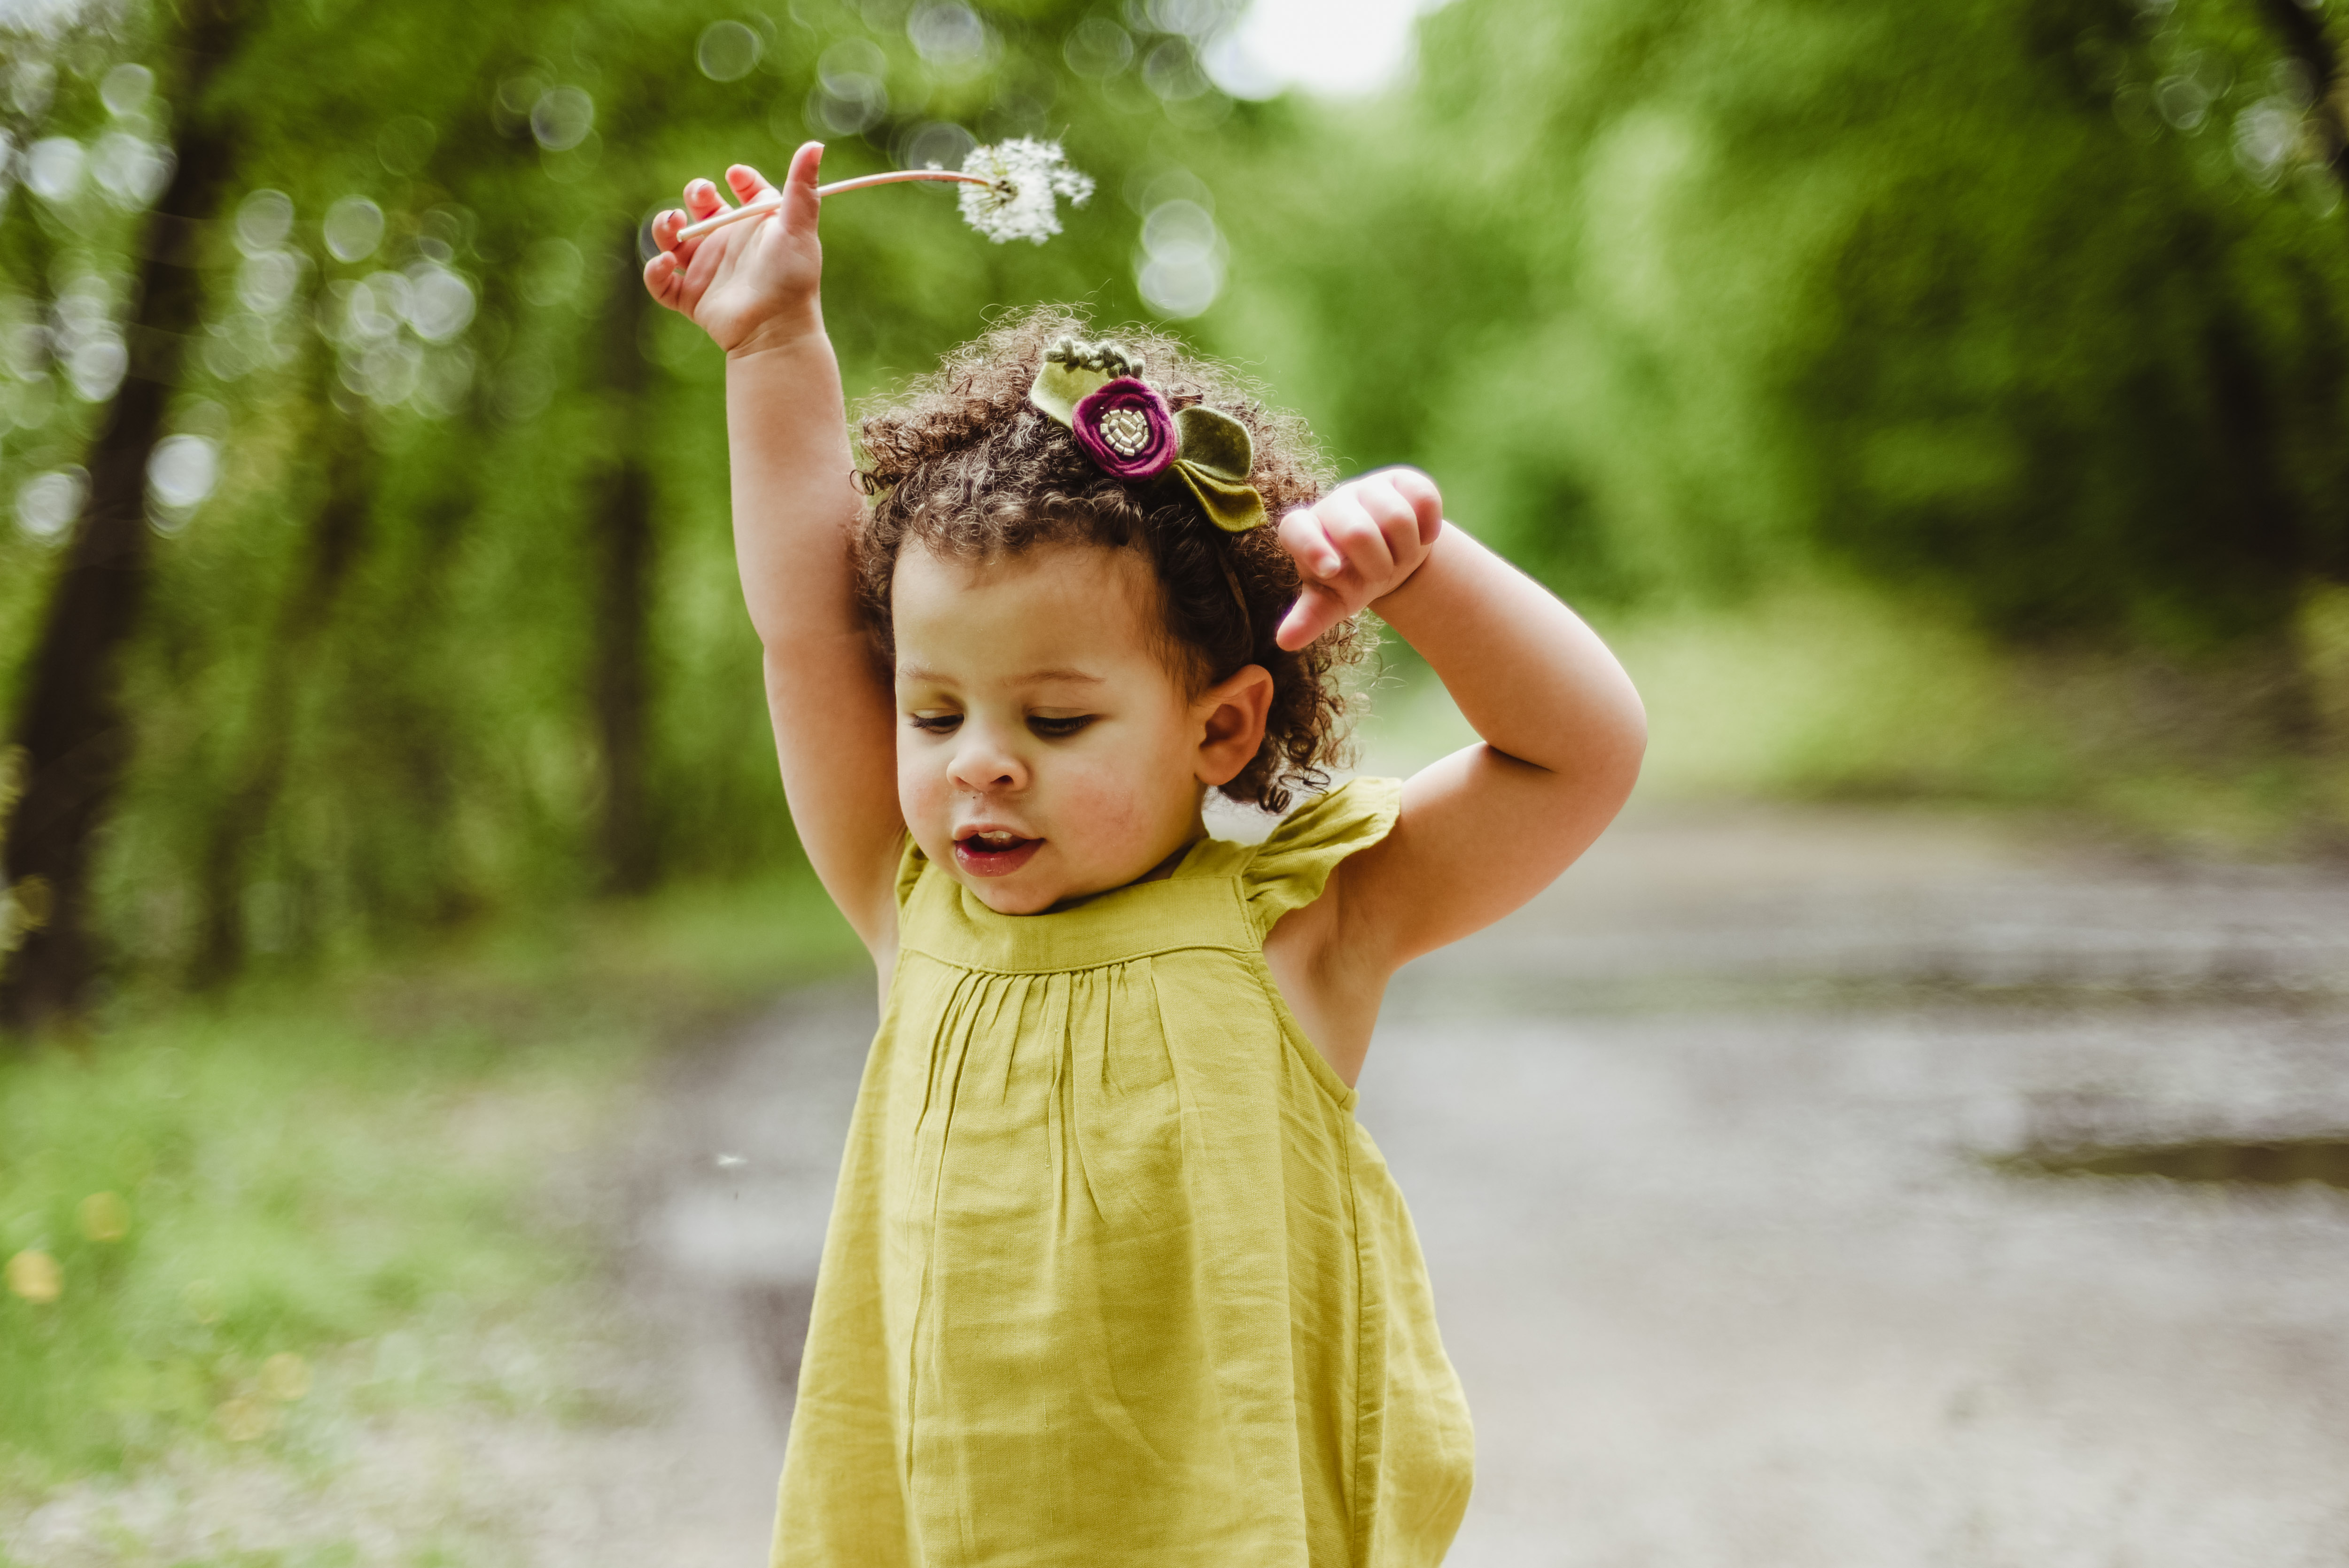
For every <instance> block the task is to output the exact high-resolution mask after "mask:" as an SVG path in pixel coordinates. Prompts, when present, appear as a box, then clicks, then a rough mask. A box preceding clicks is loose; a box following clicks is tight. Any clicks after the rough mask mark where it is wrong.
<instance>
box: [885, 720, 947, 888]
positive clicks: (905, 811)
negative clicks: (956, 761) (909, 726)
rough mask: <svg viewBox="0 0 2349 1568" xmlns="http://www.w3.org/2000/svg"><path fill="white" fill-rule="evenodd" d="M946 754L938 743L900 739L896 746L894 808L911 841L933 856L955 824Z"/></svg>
mask: <svg viewBox="0 0 2349 1568" xmlns="http://www.w3.org/2000/svg"><path fill="white" fill-rule="evenodd" d="M945 758H946V753H945V751H944V749H943V748H937V747H919V746H907V745H904V744H902V743H901V744H900V745H899V747H898V748H897V810H898V813H899V814H900V815H902V816H903V817H904V818H905V828H906V830H907V831H908V832H910V833H912V834H913V835H914V841H915V842H916V843H917V844H919V845H920V846H921V847H922V852H923V853H924V854H926V855H928V856H930V857H931V858H932V859H936V857H937V856H938V855H940V854H942V853H944V852H945V851H946V848H947V830H948V829H950V828H951V827H952V826H953V825H954V824H953V822H952V820H950V819H951V816H952V811H953V805H954V802H953V799H952V797H953V790H952V789H950V788H949V786H948V784H947V769H946V761H945Z"/></svg>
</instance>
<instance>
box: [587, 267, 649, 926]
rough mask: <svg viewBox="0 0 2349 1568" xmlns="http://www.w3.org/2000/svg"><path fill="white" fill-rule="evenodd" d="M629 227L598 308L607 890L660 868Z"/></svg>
mask: <svg viewBox="0 0 2349 1568" xmlns="http://www.w3.org/2000/svg"><path fill="white" fill-rule="evenodd" d="M620 255H621V261H620V267H619V273H620V275H619V277H618V278H617V279H616V280H615V284H614V293H613V295H612V298H611V302H610V304H608V305H607V306H606V307H605V313H604V382H605V388H606V391H607V393H608V396H609V399H610V401H609V405H608V408H609V418H611V420H612V422H613V425H614V427H615V431H614V433H615V438H616V449H615V452H614V466H613V468H612V469H611V470H610V471H609V472H608V474H607V475H606V476H605V481H604V490H603V496H602V500H601V503H600V504H599V506H598V507H597V509H596V512H595V529H596V533H597V540H596V545H597V549H596V552H595V557H596V561H597V566H598V570H599V571H600V572H601V573H602V582H601V583H599V584H598V591H597V593H596V601H597V603H596V611H597V615H596V626H595V676H594V681H595V737H596V743H597V748H598V751H599V754H600V758H601V761H602V765H603V773H604V779H603V784H604V795H603V811H602V814H601V820H600V821H599V823H598V828H599V836H600V838H601V840H602V843H601V845H600V846H599V847H600V849H601V851H602V857H603V880H604V886H605V890H606V891H607V892H618V893H636V892H644V891H646V890H647V889H648V888H650V887H651V886H652V885H653V882H654V880H655V879H656V877H657V875H658V872H659V866H658V860H657V852H656V848H655V845H654V841H653V823H652V811H651V804H650V800H649V799H648V792H647V785H646V777H645V773H646V751H647V740H648V737H647V710H648V709H649V707H650V706H651V694H650V685H651V683H650V680H649V678H648V676H647V670H646V652H647V646H648V645H649V643H650V634H649V623H650V621H651V601H652V581H651V579H652V568H653V516H652V511H653V497H652V475H651V473H650V472H649V471H648V470H647V467H646V464H645V457H644V444H643V438H642V437H641V436H640V434H639V433H638V432H639V428H640V427H641V425H642V422H643V419H644V417H645V409H644V392H645V358H644V355H643V353H642V351H641V350H640V349H639V348H638V344H639V342H640V341H641V334H642V332H643V328H644V321H645V315H646V312H647V308H648V307H649V305H650V302H651V298H652V296H651V295H650V294H647V293H646V292H645V288H644V285H643V284H642V283H641V282H639V281H638V279H637V278H636V267H635V265H634V263H635V260H636V225H635V223H634V222H630V223H629V225H628V227H627V230H626V236H625V240H624V243H623V246H622V249H621V253H620Z"/></svg>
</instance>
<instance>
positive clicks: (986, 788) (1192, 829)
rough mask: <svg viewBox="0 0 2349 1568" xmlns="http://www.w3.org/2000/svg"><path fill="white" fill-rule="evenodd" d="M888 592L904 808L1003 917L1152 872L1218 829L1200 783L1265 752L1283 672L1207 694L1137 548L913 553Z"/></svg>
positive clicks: (1244, 676)
mask: <svg viewBox="0 0 2349 1568" xmlns="http://www.w3.org/2000/svg"><path fill="white" fill-rule="evenodd" d="M892 593H893V603H892V624H893V627H894V629H895V637H896V644H897V670H896V684H897V710H898V717H899V723H900V726H901V727H900V729H899V731H898V736H897V799H898V804H899V805H900V807H901V808H902V809H903V810H904V811H905V825H906V827H907V828H908V829H909V830H911V831H912V833H913V835H914V841H915V842H916V844H919V845H920V846H921V849H922V852H923V853H924V854H926V855H927V856H928V857H929V858H930V859H931V860H932V861H935V862H936V864H938V865H940V866H943V867H946V868H947V869H948V870H949V871H951V872H952V873H953V874H954V876H955V878H956V880H957V881H959V882H961V883H962V884H963V885H964V886H966V887H968V888H969V889H970V890H971V891H972V892H975V893H977V894H978V897H979V899H980V901H981V902H983V903H985V904H986V905H987V906H988V908H989V909H992V910H996V911H998V912H999V913H1004V914H1035V913H1040V912H1042V911H1044V910H1048V909H1050V908H1051V907H1052V906H1053V905H1054V904H1056V903H1061V901H1063V900H1065V899H1071V898H1080V897H1082V896H1084V895H1085V894H1088V893H1095V892H1104V891H1106V890H1108V889H1110V888H1113V887H1122V886H1123V885H1124V884H1125V883H1127V882H1133V881H1136V880H1138V879H1140V878H1142V877H1143V876H1146V875H1148V874H1149V873H1150V872H1152V871H1153V870H1154V869H1155V868H1157V867H1158V866H1159V865H1160V864H1161V863H1162V862H1164V861H1167V860H1169V859H1170V858H1172V857H1173V856H1174V854H1175V853H1176V852H1177V851H1181V850H1182V849H1183V847H1184V846H1185V845H1186V844H1188V843H1189V842H1190V841H1192V840H1193V839H1195V838H1196V837H1198V836H1199V834H1200V833H1201V832H1202V831H1203V829H1202V826H1201V823H1200V819H1199V801H1200V795H1201V789H1202V786H1204V785H1208V784H1220V783H1223V782H1225V781H1226V780H1227V779H1232V778H1233V777H1235V776H1236V775H1237V773H1238V772H1239V770H1240V769H1242V768H1243V767H1245V766H1247V761H1248V759H1249V758H1252V757H1254V756H1255V755H1256V749H1257V745H1258V744H1259V743H1260V742H1261V741H1262V740H1263V738H1264V719H1265V710H1266V707H1267V705H1268V702H1269V700H1270V697H1271V693H1272V679H1271V676H1268V675H1267V674H1266V673H1265V672H1264V671H1263V670H1262V669H1261V668H1259V667H1257V666H1256V665H1249V666H1248V668H1247V669H1245V670H1242V671H1241V672H1240V673H1239V674H1238V675H1236V676H1233V677H1232V678H1231V679H1230V680H1227V681H1225V682H1223V683H1221V684H1220V685H1218V686H1214V687H1211V688H1210V689H1209V690H1207V691H1206V692H1204V693H1201V694H1199V695H1198V696H1193V695H1191V693H1190V692H1189V690H1188V688H1187V686H1185V683H1184V682H1183V681H1181V680H1180V679H1179V678H1178V677H1177V676H1176V675H1175V674H1174V671H1173V670H1172V669H1170V668H1169V667H1168V664H1167V660H1166V657H1165V655H1164V647H1163V644H1162V642H1161V641H1160V635H1161V634H1160V632H1159V627H1160V624H1161V622H1160V611H1159V607H1158V587H1157V584H1156V583H1154V581H1153V580H1152V577H1151V570H1150V565H1149V562H1147V561H1145V560H1144V559H1143V556H1142V555H1141V553H1140V552H1137V551H1133V550H1111V549H1106V548H1102V547H1101V546H1097V545H1088V544H1067V545H1046V546H1040V547H1039V548H1036V549H1033V550H1030V551H1028V552H1024V553H1022V554H1019V555H1017V556H1008V557H1002V558H996V559H989V560H983V561H975V562H974V561H966V560H958V559H951V558H947V557H941V556H938V555H936V554H933V553H932V552H929V551H928V550H926V549H924V548H921V547H920V546H918V545H908V546H907V547H906V549H905V551H904V552H903V553H902V554H900V555H899V557H898V559H897V564H896V575H895V586H894V588H893V590H892Z"/></svg>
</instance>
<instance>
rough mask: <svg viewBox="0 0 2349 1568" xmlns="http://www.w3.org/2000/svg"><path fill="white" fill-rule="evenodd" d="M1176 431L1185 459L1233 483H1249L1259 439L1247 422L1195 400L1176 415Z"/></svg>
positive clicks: (1254, 464)
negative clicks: (1249, 433) (1254, 436)
mask: <svg viewBox="0 0 2349 1568" xmlns="http://www.w3.org/2000/svg"><path fill="white" fill-rule="evenodd" d="M1174 434H1175V436H1176V437H1177V438H1178V439H1179V441H1180V443H1181V447H1180V449H1181V452H1182V459H1183V461H1185V462H1186V463H1189V464H1190V465H1191V466H1192V467H1193V468H1195V469H1199V470H1200V471H1201V472H1203V473H1208V474H1213V475H1214V476H1215V477H1216V478H1217V479H1219V480H1228V481H1229V482H1231V483H1233V484H1240V485H1244V484H1246V483H1247V477H1248V470H1249V469H1253V468H1255V467H1256V443H1255V442H1254V441H1253V440H1251V439H1249V438H1248V429H1247V426H1246V425H1243V424H1241V423H1240V422H1239V421H1238V420H1237V419H1235V418H1232V417H1231V416H1230V415H1229V414H1223V413H1218V412H1217V411H1216V410H1215V409H1213V408H1210V407H1207V406H1206V405H1205V404H1203V403H1194V404H1193V405H1192V406H1191V407H1188V408H1185V409H1184V410H1183V411H1182V412H1181V413H1178V414H1176V415H1175V416H1174Z"/></svg>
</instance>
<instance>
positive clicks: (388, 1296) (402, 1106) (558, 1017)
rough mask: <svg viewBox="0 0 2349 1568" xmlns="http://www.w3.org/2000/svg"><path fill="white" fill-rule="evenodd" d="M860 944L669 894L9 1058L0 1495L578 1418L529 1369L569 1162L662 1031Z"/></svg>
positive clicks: (815, 970) (576, 1248) (759, 887)
mask: <svg viewBox="0 0 2349 1568" xmlns="http://www.w3.org/2000/svg"><path fill="white" fill-rule="evenodd" d="M856 952H857V949H856V947H855V944H854V938H853V936H851V935H850V934H848V933H847V932H846V930H845V928H844V927H843V926H842V925H841V924H840V923H839V921H838V918H837V916H836V915H835V914H834V913H833V910H832V908H831V905H830V903H828V902H827V901H826V900H825V899H824V898H823V893H822V892H821V890H820V889H818V888H817V887H816V886H815V885H814V883H813V882H812V879H808V878H805V877H802V878H800V879H798V880H793V881H788V882H769V883H762V884H755V885H750V886H740V887H731V888H708V887H704V888H691V887H688V888H682V889H678V890H677V891H675V892H668V893H665V894H663V895H661V896H659V897H657V898H656V899H653V900H649V901H647V902H645V903H640V904H635V905H629V906H624V907H613V908H605V909H602V910H598V911H593V912H585V913H577V914H574V915H572V916H568V917H565V918H563V919H559V920H549V921H546V922H543V923H539V924H536V925H533V926H529V927H517V926H513V925H506V926H502V927H498V928H495V929H492V930H489V931H485V932H481V933H476V934H471V935H469V936H466V937H463V938H460V939H452V940H450V941H448V942H445V943H443V944H440V945H438V946H437V947H435V948H433V949H432V950H430V951H428V952H423V953H419V954H414V955H411V956H409V957H408V958H406V959H404V960H400V961H397V962H393V963H389V964H379V965H375V966H368V967H358V968H354V969H351V970H347V971H346V972H343V973H340V974H335V975H314V976H311V977H309V978H306V979H301V980H295V979H285V978H281V979H279V980H277V981H275V982H274V983H269V984H256V985H252V986H249V987H247V988H246V989H244V990H242V991H240V992H238V993H236V994H234V995H232V996H229V997H227V998H224V999H222V1000H221V1001H219V1002H217V1003H214V1004H212V1005H209V1006H191V1005H190V1004H188V1003H186V1002H185V1001H184V1000H181V1001H180V1002H178V1003H175V1004H166V1003H164V1002H162V1001H160V1000H158V1001H157V1002H155V1003H153V1004H149V1003H146V1002H142V1001H140V1000H139V999H137V998H128V999H124V1000H122V1001H119V1003H118V1004H117V1006H115V1008H114V1009H113V1013H112V1016H110V1017H109V1019H108V1020H107V1021H106V1022H105V1023H104V1024H103V1025H102V1026H100V1027H99V1028H98V1030H97V1031H96V1032H95V1033H94V1034H93V1035H92V1036H90V1037H86V1038H84V1039H82V1040H80V1041H78V1042H75V1043H72V1044H69V1045H66V1044H51V1045H48V1046H46V1047H42V1048H40V1049H39V1050H37V1051H36V1052H34V1053H33V1054H29V1055H18V1056H14V1057H6V1058H5V1059H0V1257H5V1258H7V1259H9V1260H10V1262H9V1264H8V1275H7V1284H8V1288H7V1289H6V1290H5V1291H0V1505H5V1504H6V1503H7V1502H8V1501H9V1500H10V1498H11V1496H12V1494H13V1497H14V1499H15V1501H16V1502H18V1503H29V1502H30V1501H33V1500H34V1499H36V1498H37V1497H38V1495H39V1494H40V1493H41V1492H43V1491H46V1490H47V1489H48V1488H49V1487H51V1486H53V1485H55V1484H56V1483H58V1482H60V1481H63V1480H67V1479H68V1478H75V1477H87V1476H90V1475H93V1474H98V1475H102V1474H107V1473H110V1472H111V1473H119V1472H124V1471H129V1470H138V1469H140V1468H141V1467H144V1466H148V1465H150V1464H153V1463H155V1462H156V1461H159V1460H162V1459H163V1458H165V1457H166V1456H171V1457H173V1458H174V1459H175V1460H182V1459H185V1458H187V1457H188V1456H189V1455H190V1454H191V1453H194V1454H198V1455H201V1454H202V1453H204V1452H212V1453H213V1454H215V1455H219V1456H222V1457H226V1455H227V1453H228V1451H229V1450H242V1451H250V1450H254V1449H260V1450H266V1451H269V1452H271V1453H273V1454H274V1456H276V1457H277V1458H279V1459H281V1460H285V1461H287V1462H290V1463H292V1464H294V1465H295V1466H296V1467H305V1468H310V1467H326V1468H331V1467H332V1465H333V1464H334V1462H335V1461H336V1456H337V1455H338V1454H341V1453H343V1452H345V1451H346V1449H347V1446H348V1443H349V1441H350V1439H351V1436H352V1434H353V1432H354V1431H355V1430H356V1429H357V1427H358V1425H359V1424H361V1423H363V1422H365V1421H366V1420H367V1419H368V1418H372V1417H375V1416H378V1415H383V1414H386V1413H389V1412H394V1411H397V1410H399V1409H402V1408H410V1407H416V1406H446V1405H449V1404H450V1403H452V1402H461V1401H466V1400H487V1401H490V1402H492V1403H493V1404H501V1405H505V1406H529V1407H534V1408H542V1409H545V1410H548V1411H550V1412H552V1413H554V1414H555V1415H557V1416H564V1415H576V1414H585V1413H592V1407H593V1406H594V1404H595V1398H596V1396H595V1392H594V1390H593V1389H592V1388H591V1389H586V1390H582V1389H580V1388H578V1387H567V1386H566V1385H565V1384H564V1380H562V1379H559V1378H554V1377H551V1376H550V1374H549V1369H548V1367H547V1364H546V1361H545V1359H544V1357H543V1356H542V1355H540V1354H539V1347H541V1346H543V1344H544V1343H545V1342H546V1340H547V1339H548V1337H549V1336H551V1335H554V1334H558V1333H563V1332H568V1331H569V1330H570V1329H571V1328H573V1327H574V1326H575V1324H574V1323H572V1322H570V1321H568V1320H566V1319H565V1317H564V1315H565V1314H572V1315H576V1313H577V1311H578V1308H579V1304H580V1302H581V1301H582V1300H583V1299H585V1295H594V1290H593V1286H594V1284H595V1276H596V1275H597V1274H598V1273H599V1271H601V1270H603V1269H604V1268H605V1265H606V1264H607V1263H608V1261H609V1260H608V1259H607V1258H605V1255H604V1254H603V1252H602V1250H601V1249H602V1248H603V1246H604V1245H605V1242H606V1240H607V1235H608V1232H601V1233H599V1231H598V1230H597V1229H595V1228H592V1227H591V1226H590V1225H589V1224H588V1223H586V1220H587V1217H588V1215H589V1213H590V1212H592V1209H593V1207H594V1203H593V1201H592V1200H593V1196H594V1195H593V1194H590V1193H585V1192H583V1191H582V1190H581V1185H580V1184H581V1183H582V1182H583V1181H586V1180H587V1177H586V1173H585V1172H586V1162H585V1161H584V1160H583V1159H582V1158H581V1157H582V1156H583V1155H584V1154H586V1153H588V1152H590V1151H592V1150H597V1149H598V1148H599V1147H601V1146H602V1144H603V1141H604V1140H605V1139H606V1138H608V1136H610V1135H611V1133H612V1132H613V1131H614V1130H615V1128H616V1125H617V1123H618V1119H619V1113H620V1112H621V1111H622V1110H624V1109H626V1106H627V1105H628V1104H629V1103H630V1102H631V1097H632V1091H633V1090H634V1089H635V1088H636V1087H637V1086H638V1085H639V1084H640V1083H641V1082H642V1079H643V1075H644V1073H645V1071H646V1069H647V1066H648V1065H649V1064H650V1062H651V1061H652V1060H653V1059H654V1057H656V1056H657V1052H658V1049H659V1048H660V1047H662V1046H664V1045H666V1044H669V1043H672V1042H674V1041H676V1040H677V1039H678V1038H680V1037H690V1036H693V1035H696V1034H699V1033H702V1032H706V1031H708V1030H709V1029H711V1028H713V1027H715V1026H719V1024H721V1023H722V1022H723V1021H725V1020H727V1019H728V1018H730V1017H732V1016H740V1014H741V1013H742V1012H743V1011H744V1010H746V1009H748V1008H750V1007H752V1006H758V1005H761V1004H763V1003H765V1002H768V1001H770V1000H771V998H772V996H773V995H774V994H775V992H776V991H777V990H778V989H779V988H781V986H783V985H788V984H790V983H792V981H794V980H798V979H803V978H806V977H809V976H812V975H818V974H823V973H828V972H833V971H835V970H837V969H839V968H840V967H842V966H843V965H845V964H846V963H848V962H849V961H850V960H851V959H852V958H853V957H854V954H856ZM583 1284H585V1285H586V1286H588V1287H590V1288H589V1290H588V1291H587V1292H586V1293H585V1295H583V1292H582V1290H581V1289H580V1287H581V1286H582V1285H583ZM0 1511H5V1510H0ZM0 1562H5V1549H0Z"/></svg>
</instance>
